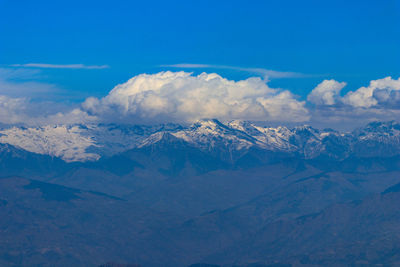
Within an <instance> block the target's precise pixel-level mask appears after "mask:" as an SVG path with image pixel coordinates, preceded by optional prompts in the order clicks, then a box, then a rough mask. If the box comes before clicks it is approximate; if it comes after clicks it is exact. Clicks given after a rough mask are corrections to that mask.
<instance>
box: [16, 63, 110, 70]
mask: <svg viewBox="0 0 400 267" xmlns="http://www.w3.org/2000/svg"><path fill="white" fill-rule="evenodd" d="M10 67H23V68H46V69H107V68H109V67H110V66H108V65H84V64H46V63H27V64H12V65H10Z"/></svg>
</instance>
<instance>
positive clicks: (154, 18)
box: [0, 0, 400, 98]
mask: <svg viewBox="0 0 400 267" xmlns="http://www.w3.org/2000/svg"><path fill="white" fill-rule="evenodd" d="M399 9H400V1H398V0H381V1H379V0H375V1H368V0H362V1H358V0H357V1H349V0H347V1H342V0H335V1H322V0H319V1H308V0H303V1H285V0H280V1H251V0H247V1H234V0H229V1H222V0H220V1H217V0H214V1H187V0H186V1H119V0H113V1H99V0H98V1H82V0H80V1H75V0H68V1H54V0H52V1H41V0H35V1H32V0H26V1H23V0H0V65H1V66H3V67H4V66H7V65H10V64H26V63H47V64H79V63H81V64H86V65H109V66H110V68H108V69H91V70H90V69H43V70H42V73H43V75H42V76H41V77H40V79H41V80H42V81H43V82H49V83H54V84H57V85H59V86H61V87H62V88H65V89H67V90H71V91H73V92H75V93H77V94H80V95H82V98H84V97H86V96H87V95H95V96H102V95H105V94H106V93H107V92H108V91H109V90H110V89H111V88H112V87H114V86H115V85H116V84H117V83H122V82H124V81H126V80H127V79H128V78H130V77H132V76H134V75H136V74H139V73H144V72H147V73H155V72H158V71H160V70H165V69H166V68H162V67H159V66H160V65H165V64H178V63H192V64H194V63H196V64H200V63H201V64H213V65H228V66H237V67H243V68H266V69H272V70H277V71H293V72H300V73H305V74H311V75H312V76H311V77H308V78H291V79H274V80H272V81H271V85H272V86H275V87H283V88H286V89H289V90H291V91H292V92H294V93H296V94H299V95H301V96H304V95H306V94H307V93H309V92H310V91H311V90H312V88H313V87H315V86H316V85H317V84H318V83H319V82H320V81H322V80H323V79H327V78H334V79H336V80H338V81H346V82H348V87H346V90H353V89H355V88H358V87H360V86H362V85H367V84H368V82H369V81H370V80H373V79H378V78H383V77H386V76H389V75H390V76H393V77H396V78H397V77H398V76H399V75H400V10H399ZM1 66H0V67H1ZM171 70H172V69H171ZM174 70H176V69H174ZM186 70H190V69H186ZM194 71H195V72H200V71H207V72H211V71H216V72H218V73H220V74H221V75H223V76H225V77H228V78H231V79H235V80H237V79H242V78H245V77H249V76H252V75H254V74H251V73H247V72H240V71H235V70H229V69H227V70H225V69H218V70H214V69H195V70H194Z"/></svg>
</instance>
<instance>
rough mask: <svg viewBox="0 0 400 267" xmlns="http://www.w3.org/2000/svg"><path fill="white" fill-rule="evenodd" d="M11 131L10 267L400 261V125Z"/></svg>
mask: <svg viewBox="0 0 400 267" xmlns="http://www.w3.org/2000/svg"><path fill="white" fill-rule="evenodd" d="M0 133H1V135H0V217H1V218H2V220H0V266H7V267H8V266H10V267H11V266H100V265H102V266H138V265H136V264H140V266H142V267H158V266H166V267H187V266H214V267H215V266H223V267H232V266H236V267H238V266H240V267H255V266H258V267H266V266H269V267H271V266H275V267H276V266H304V267H306V266H307V267H308V266H398V265H399V264H400V246H399V244H400V228H399V225H400V213H399V211H400V209H398V203H399V200H400V193H399V191H400V190H399V189H400V124H398V123H395V122H374V123H370V124H368V125H366V126H365V127H363V128H359V129H356V130H354V131H352V132H348V133H341V132H338V131H334V130H332V129H324V130H318V129H314V128H312V127H310V126H301V127H293V128H288V127H283V126H282V127H261V126H259V125H255V124H253V123H250V122H243V121H231V122H229V123H221V122H219V121H218V120H201V121H198V122H196V123H194V124H192V125H189V126H187V125H177V124H166V125H158V126H137V125H136V126H132V125H131V126H127V125H109V124H107V125H105V124H98V125H94V124H90V125H68V126H65V125H64V126H62V125H59V126H44V127H37V128H27V127H9V128H3V129H2V130H0ZM107 262H108V265H107ZM129 263H130V264H131V265H128V264H129Z"/></svg>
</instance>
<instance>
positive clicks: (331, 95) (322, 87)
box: [307, 80, 346, 105]
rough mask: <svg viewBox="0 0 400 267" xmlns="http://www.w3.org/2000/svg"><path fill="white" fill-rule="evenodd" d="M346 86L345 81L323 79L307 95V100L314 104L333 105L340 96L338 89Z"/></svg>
mask: <svg viewBox="0 0 400 267" xmlns="http://www.w3.org/2000/svg"><path fill="white" fill-rule="evenodd" d="M345 86H346V83H345V82H337V81H335V80H324V81H323V82H322V83H320V84H319V85H318V86H317V87H315V88H314V90H312V91H311V93H310V94H309V95H308V96H307V100H308V101H310V102H311V103H313V104H315V105H334V104H336V103H337V100H338V99H339V98H340V91H341V90H342V89H343V87H345Z"/></svg>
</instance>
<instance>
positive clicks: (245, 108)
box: [82, 71, 309, 122]
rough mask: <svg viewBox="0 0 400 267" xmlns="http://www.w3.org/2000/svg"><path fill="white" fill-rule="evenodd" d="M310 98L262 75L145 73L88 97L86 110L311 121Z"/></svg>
mask: <svg viewBox="0 0 400 267" xmlns="http://www.w3.org/2000/svg"><path fill="white" fill-rule="evenodd" d="M304 105H305V102H303V101H299V100H297V99H296V98H295V96H294V95H292V94H291V93H290V92H289V91H282V90H277V89H272V88H270V87H268V85H267V84H266V83H265V82H264V81H263V80H261V79H260V78H250V79H247V80H242V81H238V82H235V81H230V80H227V79H224V78H222V77H221V76H219V75H218V74H215V73H211V74H207V73H202V74H200V75H198V76H193V75H192V74H191V73H187V72H183V71H181V72H169V71H167V72H160V73H157V74H152V75H148V74H141V75H138V76H135V77H133V78H132V79H130V80H129V81H127V82H126V83H124V84H120V85H118V86H116V87H115V88H114V89H113V90H111V92H110V93H109V94H108V95H107V96H106V97H104V98H102V99H97V98H88V99H87V100H86V101H85V102H84V103H83V104H82V108H83V110H85V111H87V112H88V113H89V114H91V115H96V116H99V117H100V118H102V119H105V120H116V119H117V120H125V121H126V120H128V121H134V122H138V121H140V122H146V121H149V122H154V121H186V122H191V121H195V120H197V119H201V118H219V119H222V120H224V119H245V120H264V121H306V120H308V119H309V115H308V110H307V109H306V108H305V107H304Z"/></svg>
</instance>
